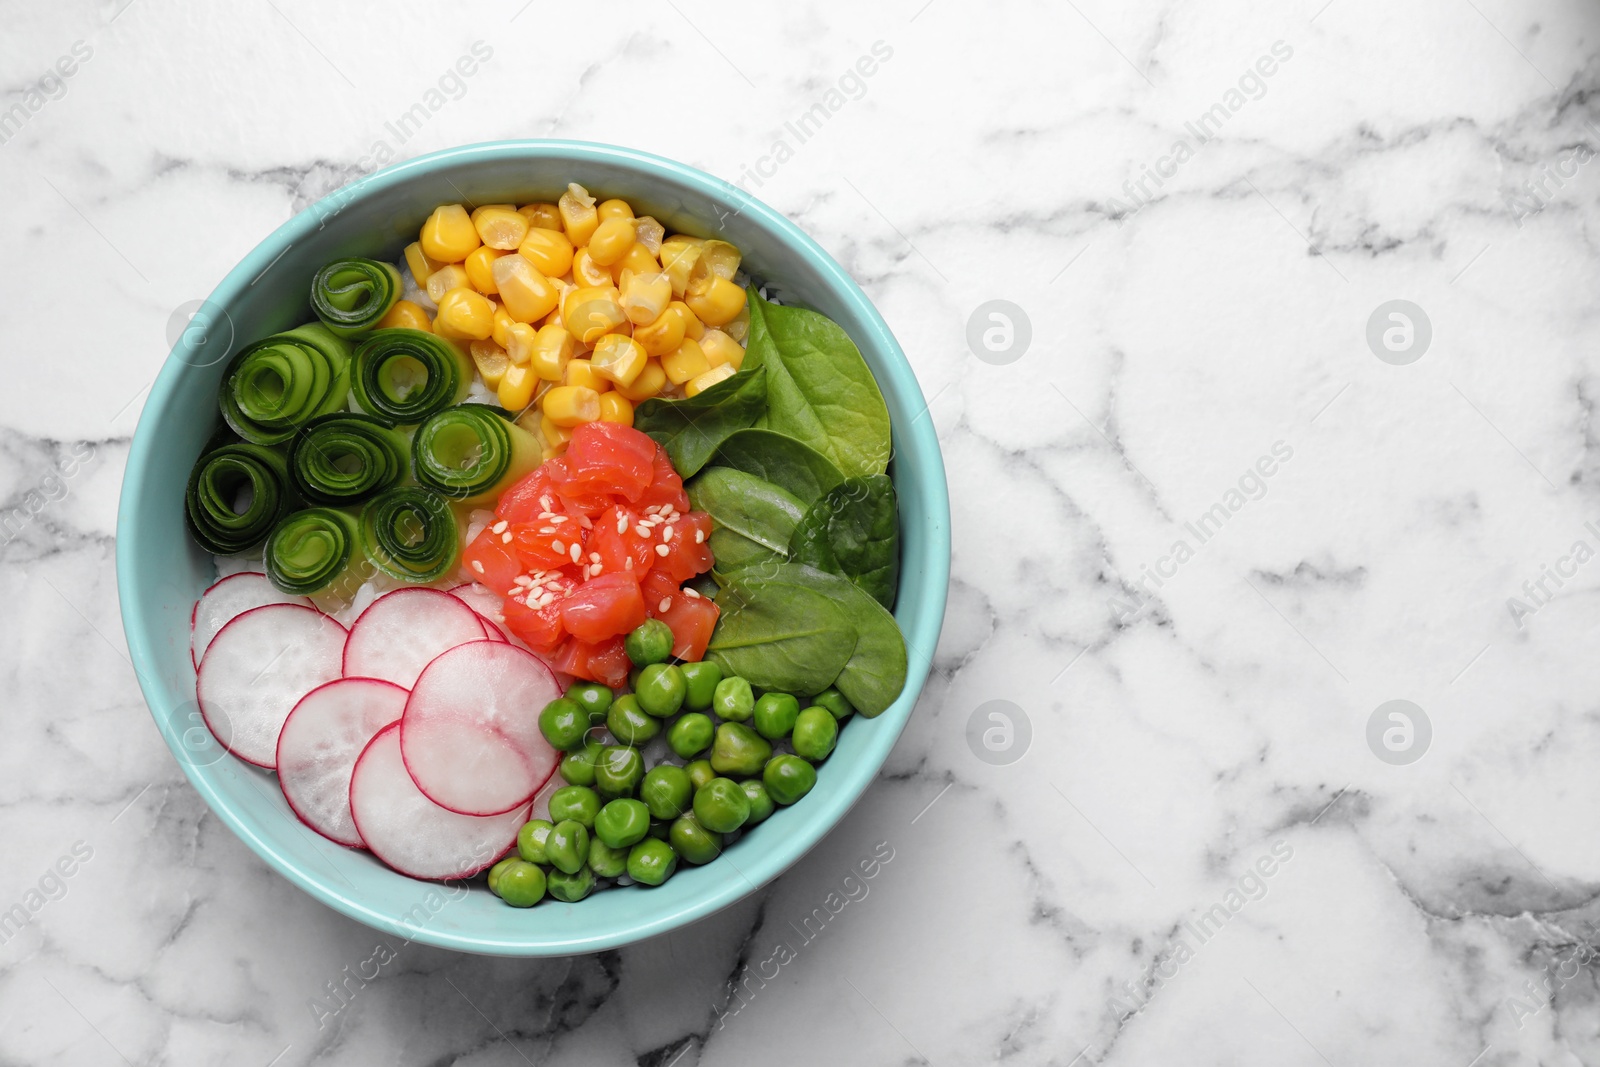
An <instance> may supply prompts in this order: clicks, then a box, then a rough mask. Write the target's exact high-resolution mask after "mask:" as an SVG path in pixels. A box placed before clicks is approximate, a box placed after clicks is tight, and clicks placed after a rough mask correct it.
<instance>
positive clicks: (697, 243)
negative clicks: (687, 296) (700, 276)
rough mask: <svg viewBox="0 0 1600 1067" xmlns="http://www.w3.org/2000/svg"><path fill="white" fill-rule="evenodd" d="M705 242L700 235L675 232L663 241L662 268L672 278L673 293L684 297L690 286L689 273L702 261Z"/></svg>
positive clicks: (680, 297)
mask: <svg viewBox="0 0 1600 1067" xmlns="http://www.w3.org/2000/svg"><path fill="white" fill-rule="evenodd" d="M704 245H705V242H704V241H702V240H701V239H700V238H698V237H685V236H684V235H683V234H681V233H675V234H673V235H672V236H671V237H668V238H667V239H666V240H665V241H662V242H661V269H662V270H663V271H665V272H666V275H667V277H668V278H670V279H671V280H672V295H673V296H675V297H678V298H679V299H680V300H681V299H682V298H683V293H684V290H686V289H687V288H688V287H689V275H690V274H692V273H693V272H694V265H695V264H696V263H698V262H699V261H700V249H701V248H702V247H703V246H704Z"/></svg>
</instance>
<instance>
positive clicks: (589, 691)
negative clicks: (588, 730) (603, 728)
mask: <svg viewBox="0 0 1600 1067" xmlns="http://www.w3.org/2000/svg"><path fill="white" fill-rule="evenodd" d="M567 699H568V700H570V701H572V702H573V703H574V704H577V705H578V706H579V707H580V708H582V709H583V710H584V711H586V712H588V713H589V723H590V725H593V726H599V725H600V724H601V723H602V722H604V721H605V718H606V709H607V708H609V707H610V706H611V690H609V689H607V688H606V687H605V686H603V685H601V684H600V683H599V682H573V683H572V684H571V685H569V686H567Z"/></svg>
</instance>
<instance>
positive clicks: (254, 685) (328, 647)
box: [195, 604, 348, 767]
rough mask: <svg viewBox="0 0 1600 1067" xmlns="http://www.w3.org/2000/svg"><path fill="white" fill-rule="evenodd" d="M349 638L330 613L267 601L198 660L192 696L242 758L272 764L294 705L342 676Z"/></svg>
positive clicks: (230, 625) (234, 624) (230, 626)
mask: <svg viewBox="0 0 1600 1067" xmlns="http://www.w3.org/2000/svg"><path fill="white" fill-rule="evenodd" d="M346 636H348V635H347V634H346V632H345V628H344V627H343V626H340V625H339V624H338V623H337V622H335V621H334V620H333V619H331V618H329V617H328V616H326V615H324V614H323V613H322V612H320V611H318V610H317V609H315V608H304V607H300V606H299V605H298V604H268V605H266V606H265V607H259V608H252V609H250V610H249V611H246V612H244V613H243V614H241V615H239V616H237V617H235V618H234V619H233V621H232V622H230V623H228V624H227V625H226V626H224V627H223V628H222V629H221V630H220V631H218V632H217V636H216V637H214V638H213V639H212V641H211V645H210V647H209V648H208V649H207V650H206V655H205V658H204V659H202V660H201V661H200V676H199V678H198V679H196V681H195V696H196V699H197V700H198V701H199V704H200V714H201V715H202V716H203V717H204V718H205V721H206V726H208V727H209V728H210V729H211V732H212V733H213V734H214V735H216V738H217V740H218V741H220V742H222V746H223V747H224V748H226V749H227V750H228V751H229V752H232V753H233V754H234V755H235V756H238V757H239V758H240V759H242V760H248V761H249V762H251V763H254V764H256V765H257V766H259V767H271V766H273V765H274V761H275V760H276V758H277V749H278V734H279V733H280V732H281V731H282V730H283V723H284V720H285V719H287V718H288V717H289V713H290V712H291V711H293V710H294V706H295V705H296V704H298V703H299V702H300V698H301V697H303V696H305V695H306V694H307V693H309V692H311V690H313V689H315V688H317V686H319V685H323V684H324V683H327V682H331V681H333V680H334V679H335V678H337V677H339V675H340V671H341V669H342V659H343V655H344V643H345V638H346Z"/></svg>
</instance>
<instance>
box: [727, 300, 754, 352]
mask: <svg viewBox="0 0 1600 1067" xmlns="http://www.w3.org/2000/svg"><path fill="white" fill-rule="evenodd" d="M722 332H723V333H725V334H727V335H728V336H729V337H731V338H733V339H734V340H735V341H737V342H739V343H740V344H741V345H743V344H748V343H749V338H750V302H749V301H748V300H747V301H745V305H744V307H742V308H740V309H739V314H737V315H735V316H734V317H733V319H732V320H731V321H729V322H725V323H723V324H722Z"/></svg>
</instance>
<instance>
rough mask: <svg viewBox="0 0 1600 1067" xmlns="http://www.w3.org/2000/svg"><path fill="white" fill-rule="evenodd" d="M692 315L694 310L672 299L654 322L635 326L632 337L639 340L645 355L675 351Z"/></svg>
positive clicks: (661, 354) (685, 332)
mask: <svg viewBox="0 0 1600 1067" xmlns="http://www.w3.org/2000/svg"><path fill="white" fill-rule="evenodd" d="M693 316H694V312H692V311H690V310H689V307H688V305H687V304H684V303H681V302H679V301H677V300H674V301H672V302H671V303H670V304H668V305H667V306H666V307H665V308H664V309H662V312H661V314H660V315H658V316H656V320H655V321H654V322H652V323H648V324H646V325H644V326H635V327H634V328H633V339H634V340H635V341H638V342H639V347H641V348H643V349H644V351H645V354H646V355H650V356H664V355H666V354H668V353H669V352H676V351H677V350H678V346H679V345H681V344H683V339H684V337H685V335H686V334H687V333H688V329H689V319H691V318H692V317H693Z"/></svg>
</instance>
